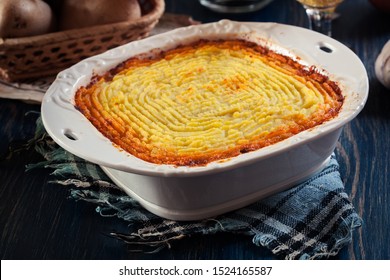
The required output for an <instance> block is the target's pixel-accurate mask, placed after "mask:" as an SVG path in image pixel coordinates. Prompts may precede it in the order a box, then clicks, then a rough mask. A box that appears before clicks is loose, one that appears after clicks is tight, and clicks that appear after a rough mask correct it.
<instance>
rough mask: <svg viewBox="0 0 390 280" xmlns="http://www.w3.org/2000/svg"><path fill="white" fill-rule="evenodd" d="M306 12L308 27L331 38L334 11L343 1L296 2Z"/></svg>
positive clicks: (306, 0) (309, 0)
mask: <svg viewBox="0 0 390 280" xmlns="http://www.w3.org/2000/svg"><path fill="white" fill-rule="evenodd" d="M297 1H298V2H300V3H301V4H302V5H303V7H304V8H305V10H306V14H307V16H308V17H309V27H310V29H312V30H314V31H318V32H320V33H323V34H325V35H328V36H332V20H333V19H334V17H335V10H336V8H337V6H338V5H339V4H340V3H341V2H343V0H297Z"/></svg>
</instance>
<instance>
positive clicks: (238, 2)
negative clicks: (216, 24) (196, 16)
mask: <svg viewBox="0 0 390 280" xmlns="http://www.w3.org/2000/svg"><path fill="white" fill-rule="evenodd" d="M272 1H273V0H199V2H200V4H202V5H203V6H205V7H207V8H209V9H210V10H212V11H214V12H219V13H246V12H253V11H257V10H260V9H261V8H263V7H265V6H266V5H268V4H269V3H270V2H272Z"/></svg>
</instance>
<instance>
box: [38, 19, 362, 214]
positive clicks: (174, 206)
mask: <svg viewBox="0 0 390 280" xmlns="http://www.w3.org/2000/svg"><path fill="white" fill-rule="evenodd" d="M201 38H203V39H231V38H241V39H245V40H250V41H254V42H257V43H259V44H262V45H266V46H267V47H269V48H271V49H273V50H275V51H277V52H279V53H282V54H284V55H288V56H290V57H293V58H294V59H297V60H299V61H300V62H301V63H302V64H304V65H307V66H308V67H309V66H311V65H314V66H316V67H317V69H319V70H320V71H323V72H324V73H325V74H326V75H328V76H330V78H331V79H332V80H334V81H336V82H338V84H339V86H340V88H341V90H342V91H343V95H344V97H345V101H344V104H343V107H342V110H341V111H340V113H339V114H338V116H337V117H336V118H334V119H332V120H330V121H328V122H326V123H324V124H322V125H320V126H317V127H315V128H313V129H310V130H307V131H303V132H301V133H299V134H297V135H295V136H293V137H290V138H288V139H286V140H284V141H281V142H279V143H276V144H274V145H271V146H268V147H265V148H262V149H259V150H257V151H253V152H249V153H246V154H242V155H239V156H237V157H234V158H231V159H229V160H224V161H221V162H212V163H210V164H208V165H206V166H200V167H186V166H179V167H177V166H171V165H160V164H153V163H149V162H145V161H143V160H141V159H138V158H136V157H134V156H132V155H130V154H128V153H126V152H124V151H120V150H119V149H117V148H115V147H114V145H113V144H112V143H111V141H110V140H108V139H107V138H105V137H104V136H103V135H102V134H101V133H100V132H98V131H97V129H95V127H94V126H93V125H92V124H91V123H90V122H89V121H88V120H87V119H86V118H85V117H84V116H83V115H82V114H81V113H80V112H79V111H78V110H77V109H76V108H75V107H74V95H75V92H76V91H77V89H78V88H79V87H80V86H84V85H87V84H88V83H89V82H90V80H91V78H92V76H93V75H95V74H98V75H99V74H103V73H104V72H106V71H108V70H109V69H111V68H113V67H115V66H116V65H117V64H119V63H121V62H123V61H124V60H126V59H128V58H130V57H132V56H134V55H138V54H142V53H146V52H148V51H151V50H154V49H160V50H167V49H171V48H173V47H175V46H177V45H179V44H187V43H190V42H193V41H197V40H199V39H201ZM367 97H368V77H367V73H366V70H365V68H364V66H363V64H362V63H361V61H360V60H359V58H358V57H357V56H356V55H355V54H354V53H353V52H352V51H351V50H350V49H348V48H347V47H346V46H344V45H343V44H341V43H339V42H338V41H336V40H334V39H332V38H330V37H327V36H324V35H322V34H319V33H316V32H313V31H311V30H307V29H303V28H299V27H294V26H288V25H282V24H277V23H254V22H252V23H251V22H245V23H244V22H233V21H228V20H222V21H220V22H216V23H210V24H203V25H196V26H190V27H184V28H179V29H176V30H173V31H170V32H167V33H164V34H160V35H156V36H153V37H149V38H146V39H143V40H140V41H135V42H132V43H129V44H126V45H124V46H120V47H118V48H115V49H112V50H110V51H107V52H105V53H103V54H100V55H97V56H94V57H91V58H88V59H85V60H83V61H81V62H79V63H77V64H76V65H74V66H73V67H71V68H69V69H67V70H65V71H63V72H61V73H60V74H59V75H58V76H57V78H56V80H55V81H54V82H53V84H52V85H51V87H50V88H49V89H48V91H47V93H46V95H45V97H44V99H43V102H42V120H43V123H44V125H45V128H46V130H47V132H48V133H49V134H50V136H51V137H52V138H53V139H54V140H55V141H56V142H57V143H58V144H59V145H60V146H62V147H63V148H64V149H66V150H68V151H69V152H71V153H73V154H75V155H77V156H79V157H81V158H84V159H86V160H88V161H91V162H94V163H96V164H99V165H100V166H101V167H102V168H103V170H104V171H105V172H106V173H107V174H108V176H109V177H110V178H111V179H112V180H113V181H114V182H115V183H116V184H117V185H118V186H119V187H121V188H122V189H123V190H124V191H126V192H127V193H128V194H129V195H131V196H133V197H134V198H136V199H137V200H138V201H139V202H140V203H141V204H142V205H143V206H144V207H145V208H146V209H148V210H150V211H151V212H153V213H155V214H156V215H159V216H161V217H164V218H168V219H174V220H195V219H202V218H207V217H212V216H215V215H218V214H222V213H225V212H227V211H231V210H234V209H237V208H239V207H243V206H245V205H248V204H250V203H252V202H254V201H256V200H259V199H261V198H264V197H265V196H268V195H270V194H272V193H275V192H277V191H281V190H283V189H286V188H288V187H291V186H293V185H294V184H296V183H298V182H301V181H303V180H305V179H307V178H308V177H310V176H312V175H313V174H314V173H316V172H318V171H320V170H321V169H322V168H323V167H324V166H325V165H326V164H327V162H328V160H329V157H330V155H331V154H332V152H333V151H334V148H335V146H336V144H337V141H338V138H339V136H340V133H341V131H342V128H343V126H344V125H345V124H346V123H348V122H350V121H351V120H352V119H353V118H355V117H356V116H357V114H358V113H359V112H360V111H361V110H362V108H363V106H364V104H365V102H366V100H367Z"/></svg>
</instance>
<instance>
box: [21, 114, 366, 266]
mask: <svg viewBox="0 0 390 280" xmlns="http://www.w3.org/2000/svg"><path fill="white" fill-rule="evenodd" d="M30 144H31V145H34V147H35V149H36V150H37V151H38V152H39V153H40V154H42V155H43V157H44V158H45V160H44V161H42V162H39V163H36V164H31V165H29V166H28V167H27V168H28V169H34V168H50V169H52V170H53V172H52V177H53V181H54V182H55V183H58V184H62V185H68V186H70V187H71V188H70V195H71V197H73V198H75V199H76V200H83V201H86V202H88V203H94V204H96V210H97V212H98V213H100V214H101V215H102V216H105V217H117V218H120V219H123V220H125V221H128V222H129V224H131V225H132V226H131V227H129V229H130V231H129V232H122V233H118V232H113V233H110V234H111V235H112V236H115V237H117V238H119V239H121V240H123V241H124V242H126V243H128V244H131V245H130V246H134V247H139V246H150V248H158V249H162V248H164V247H166V246H169V245H170V241H172V240H178V239H181V238H186V237H187V238H191V237H190V236H194V235H196V234H201V235H210V234H219V233H223V232H229V233H236V234H243V235H245V236H250V237H251V238H252V241H253V243H254V244H255V245H258V246H264V247H266V248H268V249H269V250H271V252H272V253H273V254H275V255H276V256H277V258H281V259H318V258H327V257H329V256H334V255H336V254H337V253H338V252H339V250H340V249H341V248H342V247H344V246H345V245H346V244H348V243H349V242H350V240H351V237H352V231H353V230H354V229H355V228H357V227H359V226H361V224H362V220H361V218H360V217H359V216H358V214H357V213H356V212H355V210H354V207H353V205H352V204H351V202H350V200H349V198H348V195H347V194H346V193H345V190H344V185H343V182H342V180H341V178H340V173H339V165H338V162H337V160H336V158H335V156H334V155H332V157H331V160H330V162H329V164H328V166H326V168H325V169H324V170H322V172H320V173H319V174H317V175H315V176H314V177H312V178H310V179H309V180H307V181H306V182H304V183H302V184H300V185H297V186H295V187H293V188H291V189H289V190H286V191H283V192H280V193H277V194H274V195H272V196H270V197H268V198H266V199H263V200H261V201H258V202H256V203H253V204H251V205H249V206H247V207H244V208H242V209H239V210H236V211H233V212H230V213H227V214H224V215H221V216H218V217H215V218H213V219H206V220H201V221H196V222H176V221H171V220H166V219H163V218H160V217H158V216H156V215H154V214H152V213H150V212H148V211H147V210H145V209H144V208H142V207H141V206H140V205H139V204H138V203H137V201H136V200H134V199H133V198H131V197H129V196H128V195H126V194H125V193H123V192H122V191H121V190H119V188H117V187H116V186H115V185H114V183H113V182H112V181H110V179H109V178H108V177H107V176H106V175H105V174H104V173H103V171H102V170H101V169H100V167H99V166H97V165H95V164H93V163H90V162H87V161H85V160H83V159H81V158H78V157H76V156H74V155H72V154H71V153H69V152H67V151H65V150H63V149H62V148H60V147H59V146H57V145H56V144H55V143H54V141H53V140H52V139H51V138H50V137H49V136H48V135H47V134H46V132H45V130H44V128H43V125H42V123H41V120H40V119H38V121H37V130H36V135H35V138H34V139H33V140H32V141H31V142H30Z"/></svg>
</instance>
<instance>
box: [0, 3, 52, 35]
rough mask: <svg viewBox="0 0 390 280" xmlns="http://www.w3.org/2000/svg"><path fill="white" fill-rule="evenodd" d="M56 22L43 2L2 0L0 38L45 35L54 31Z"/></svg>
mask: <svg viewBox="0 0 390 280" xmlns="http://www.w3.org/2000/svg"><path fill="white" fill-rule="evenodd" d="M54 21H55V20H54V15H53V12H52V10H51V8H50V6H49V5H48V4H46V3H45V2H43V1H42V0H0V38H16V37H27V36H34V35H40V34H45V33H48V32H51V31H52V30H53V29H54V26H55V25H54Z"/></svg>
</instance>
